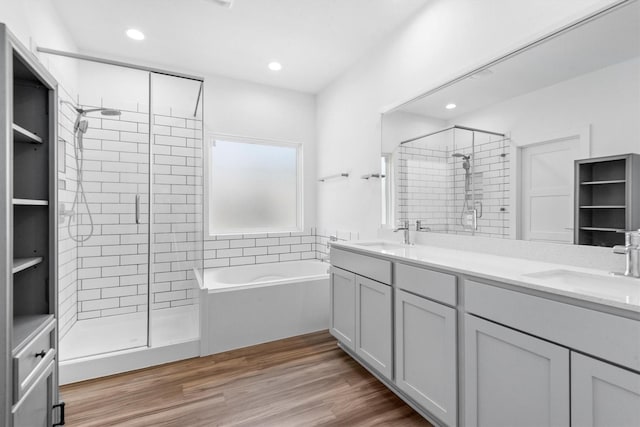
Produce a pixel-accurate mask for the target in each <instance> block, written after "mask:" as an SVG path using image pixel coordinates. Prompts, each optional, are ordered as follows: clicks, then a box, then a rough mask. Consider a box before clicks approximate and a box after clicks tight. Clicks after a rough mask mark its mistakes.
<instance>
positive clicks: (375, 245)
mask: <svg viewBox="0 0 640 427" xmlns="http://www.w3.org/2000/svg"><path fill="white" fill-rule="evenodd" d="M354 244H355V245H356V246H364V247H366V248H371V249H377V250H382V251H393V250H398V249H405V248H406V247H407V245H403V244H401V243H392V242H382V241H380V242H358V243H354Z"/></svg>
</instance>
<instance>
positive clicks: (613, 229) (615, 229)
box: [580, 227, 624, 233]
mask: <svg viewBox="0 0 640 427" xmlns="http://www.w3.org/2000/svg"><path fill="white" fill-rule="evenodd" d="M580 230H584V231H608V232H614V233H621V232H623V231H624V228H609V227H580Z"/></svg>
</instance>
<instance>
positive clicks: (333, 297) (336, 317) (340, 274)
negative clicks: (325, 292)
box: [329, 267, 356, 350]
mask: <svg viewBox="0 0 640 427" xmlns="http://www.w3.org/2000/svg"><path fill="white" fill-rule="evenodd" d="M330 276H331V278H330V291H329V292H330V301H331V313H330V319H329V328H330V329H329V330H330V332H331V335H333V336H334V337H336V339H338V341H340V342H341V343H342V344H343V345H344V346H346V347H347V348H350V349H351V350H355V342H356V275H355V274H353V273H351V272H349V271H346V270H343V269H341V268H337V267H331V273H330Z"/></svg>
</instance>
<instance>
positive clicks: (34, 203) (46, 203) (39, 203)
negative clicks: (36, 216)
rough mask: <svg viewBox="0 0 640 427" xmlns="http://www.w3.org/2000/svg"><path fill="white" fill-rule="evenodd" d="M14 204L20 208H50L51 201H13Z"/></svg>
mask: <svg viewBox="0 0 640 427" xmlns="http://www.w3.org/2000/svg"><path fill="white" fill-rule="evenodd" d="M13 204H14V205H19V206H49V201H48V200H36V199H13Z"/></svg>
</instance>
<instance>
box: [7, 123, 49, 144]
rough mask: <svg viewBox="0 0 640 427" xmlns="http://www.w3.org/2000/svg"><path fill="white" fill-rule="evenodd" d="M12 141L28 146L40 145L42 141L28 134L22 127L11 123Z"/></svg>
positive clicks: (30, 133) (32, 134) (36, 136)
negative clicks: (24, 143)
mask: <svg viewBox="0 0 640 427" xmlns="http://www.w3.org/2000/svg"><path fill="white" fill-rule="evenodd" d="M12 128H13V141H14V142H26V143H28V144H42V143H43V142H44V141H43V140H42V138H40V137H39V136H38V135H36V134H35V133H32V132H29V131H28V130H26V129H25V128H23V127H20V126H18V125H17V124H15V123H13V125H12Z"/></svg>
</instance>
